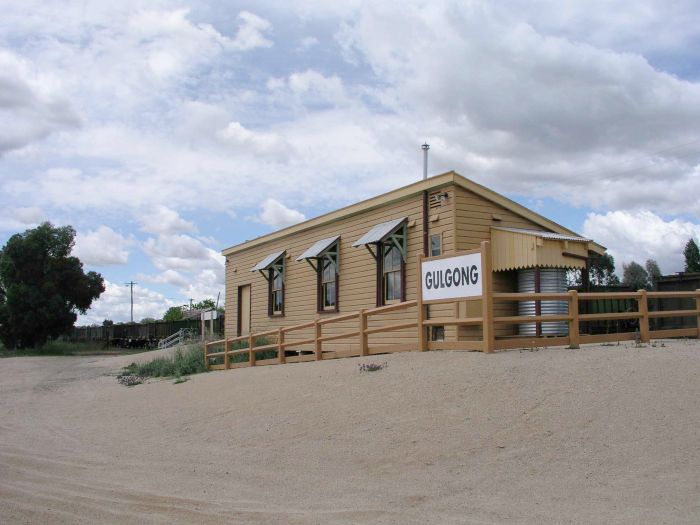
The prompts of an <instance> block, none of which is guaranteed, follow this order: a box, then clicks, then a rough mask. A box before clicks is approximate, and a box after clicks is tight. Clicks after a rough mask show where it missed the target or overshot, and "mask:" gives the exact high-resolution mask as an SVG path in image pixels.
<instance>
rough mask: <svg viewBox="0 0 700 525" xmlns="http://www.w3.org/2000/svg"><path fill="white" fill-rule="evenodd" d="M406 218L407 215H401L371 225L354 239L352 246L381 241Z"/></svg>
mask: <svg viewBox="0 0 700 525" xmlns="http://www.w3.org/2000/svg"><path fill="white" fill-rule="evenodd" d="M407 220H408V218H407V217H401V218H400V219H394V220H393V221H388V222H383V223H381V224H377V225H376V226H373V227H372V229H371V230H370V231H368V232H367V233H365V234H364V235H363V236H362V237H360V238H359V239H358V240H357V241H355V243H354V244H353V245H352V246H353V247H354V248H357V247H358V246H362V245H364V244H371V243H374V242H381V241H383V240H384V239H386V238H387V237H388V236H389V235H390V234H391V233H392V232H393V231H394V230H395V229H396V228H398V227H399V226H400V225H401V223H402V222H404V221H407Z"/></svg>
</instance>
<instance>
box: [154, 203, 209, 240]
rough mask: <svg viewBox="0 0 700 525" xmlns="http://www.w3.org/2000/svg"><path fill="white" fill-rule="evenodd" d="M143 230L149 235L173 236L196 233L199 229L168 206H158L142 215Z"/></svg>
mask: <svg viewBox="0 0 700 525" xmlns="http://www.w3.org/2000/svg"><path fill="white" fill-rule="evenodd" d="M141 230H142V231H145V232H148V233H160V234H166V235H172V234H176V233H184V232H195V231H197V227H196V226H195V225H194V224H193V223H192V222H190V221H186V220H185V219H183V218H181V217H180V215H179V214H178V213H177V212H176V211H175V210H172V209H170V208H168V207H167V206H163V205H156V206H154V207H153V208H152V209H149V210H148V211H147V212H143V213H142V214H141Z"/></svg>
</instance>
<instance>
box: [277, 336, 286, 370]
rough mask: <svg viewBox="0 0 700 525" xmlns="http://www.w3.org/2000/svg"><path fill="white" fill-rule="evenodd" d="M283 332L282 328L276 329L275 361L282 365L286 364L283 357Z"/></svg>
mask: <svg viewBox="0 0 700 525" xmlns="http://www.w3.org/2000/svg"><path fill="white" fill-rule="evenodd" d="M283 345H284V332H283V331H282V328H278V329H277V361H278V362H279V364H281V365H283V364H284V363H286V362H287V360H286V359H285V356H284V346H283Z"/></svg>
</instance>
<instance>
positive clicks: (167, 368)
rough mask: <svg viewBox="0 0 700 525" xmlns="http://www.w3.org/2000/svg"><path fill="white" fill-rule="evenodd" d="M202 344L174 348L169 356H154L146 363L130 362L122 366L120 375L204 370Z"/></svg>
mask: <svg viewBox="0 0 700 525" xmlns="http://www.w3.org/2000/svg"><path fill="white" fill-rule="evenodd" d="M203 352H204V349H203V348H202V345H192V346H190V347H188V348H186V349H185V350H180V349H178V350H176V351H175V354H174V355H173V356H171V357H156V358H155V359H153V360H151V361H148V362H146V363H131V364H130V365H129V366H127V367H124V370H123V374H122V376H125V375H135V376H140V377H181V376H184V375H192V374H199V373H201V372H206V371H207V369H206V367H205V366H204V359H202V356H203Z"/></svg>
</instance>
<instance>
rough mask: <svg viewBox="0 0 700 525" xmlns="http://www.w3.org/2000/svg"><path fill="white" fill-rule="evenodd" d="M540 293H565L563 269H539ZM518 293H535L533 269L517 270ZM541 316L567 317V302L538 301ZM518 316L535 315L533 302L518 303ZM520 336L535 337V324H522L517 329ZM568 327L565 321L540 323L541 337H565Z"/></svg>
mask: <svg viewBox="0 0 700 525" xmlns="http://www.w3.org/2000/svg"><path fill="white" fill-rule="evenodd" d="M539 270H540V293H566V291H567V289H566V288H567V287H566V269H565V268H540V269H539ZM518 293H535V269H534V268H528V269H525V270H518ZM540 305H541V312H542V315H567V314H568V313H569V305H568V303H567V301H540ZM518 315H536V314H535V301H520V302H519V303H518ZM518 333H519V334H520V335H532V336H534V335H537V324H536V323H522V324H520V325H519V327H518ZM568 333H569V325H568V323H567V322H566V321H552V322H547V323H542V335H552V336H553V335H566V334H568Z"/></svg>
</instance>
